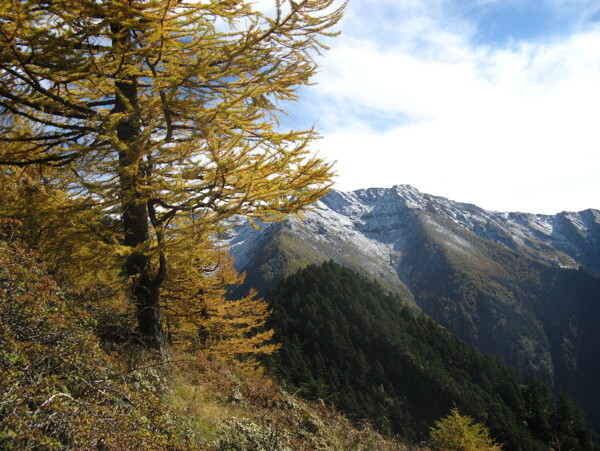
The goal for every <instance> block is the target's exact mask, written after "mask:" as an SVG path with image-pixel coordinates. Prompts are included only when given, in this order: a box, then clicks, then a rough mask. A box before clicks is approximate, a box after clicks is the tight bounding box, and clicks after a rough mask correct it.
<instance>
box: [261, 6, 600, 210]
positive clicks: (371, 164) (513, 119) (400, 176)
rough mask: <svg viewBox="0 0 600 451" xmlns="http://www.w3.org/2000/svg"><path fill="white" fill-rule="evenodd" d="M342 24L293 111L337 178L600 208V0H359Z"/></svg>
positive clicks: (484, 198) (346, 184)
mask: <svg viewBox="0 0 600 451" xmlns="http://www.w3.org/2000/svg"><path fill="white" fill-rule="evenodd" d="M265 1H267V0H262V2H265ZM339 29H340V30H341V32H342V34H341V35H340V36H339V37H337V38H335V39H333V40H330V41H327V43H328V44H329V46H330V47H331V49H330V50H329V51H328V52H327V53H326V54H325V55H324V57H323V58H320V59H319V60H318V62H319V65H320V71H319V73H318V74H317V76H316V77H315V78H314V81H315V82H316V85H314V86H310V87H307V88H302V90H301V91H300V100H299V101H298V102H295V103H293V104H290V105H286V106H285V109H286V110H287V111H288V113H289V117H288V118H286V119H285V121H284V125H286V126H290V127H294V128H300V127H303V128H306V127H310V126H311V125H313V124H314V125H315V126H316V128H317V129H318V131H319V132H320V134H321V136H322V139H321V140H319V141H318V142H317V143H316V144H315V145H314V147H315V149H317V150H318V153H319V155H320V156H322V157H324V158H326V159H327V160H336V161H337V163H336V171H337V174H338V175H337V178H336V185H335V188H337V189H340V190H344V191H349V190H355V189H361V188H369V187H384V188H385V187H391V186H393V185H397V184H410V185H413V186H414V187H416V188H417V189H418V190H420V191H422V192H426V193H429V194H434V195H439V196H443V197H447V198H449V199H452V200H456V201H459V202H468V203H473V204H476V205H478V206H480V207H482V208H485V209H488V210H496V211H522V212H530V213H545V214H554V213H558V212H560V211H565V210H566V211H580V210H584V209H587V208H597V209H600V2H599V1H598V0H350V2H349V4H348V7H347V12H346V15H345V17H344V19H343V20H342V22H341V23H340V24H339Z"/></svg>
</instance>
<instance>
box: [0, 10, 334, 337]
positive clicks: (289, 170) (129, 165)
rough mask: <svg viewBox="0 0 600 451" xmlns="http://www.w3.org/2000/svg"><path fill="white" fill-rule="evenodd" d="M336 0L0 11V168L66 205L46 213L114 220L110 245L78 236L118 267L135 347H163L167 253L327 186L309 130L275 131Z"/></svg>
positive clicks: (274, 214)
mask: <svg viewBox="0 0 600 451" xmlns="http://www.w3.org/2000/svg"><path fill="white" fill-rule="evenodd" d="M336 1H337V0H298V1H293V0H274V7H275V12H274V13H273V14H272V15H265V14H262V13H261V12H259V11H257V10H256V9H255V8H254V7H253V4H252V3H251V2H247V1H242V0H231V1H215V0H210V1H206V2H197V1H191V0H181V1H175V0H115V1H104V0H100V1H97V0H45V1H43V2H41V3H40V2H38V1H32V0H0V165H4V166H5V167H7V168H9V169H8V171H9V172H10V174H11V175H14V172H15V168H23V167H27V166H35V167H36V174H37V175H36V176H37V177H38V179H39V180H41V181H42V183H43V184H44V186H45V187H46V188H49V187H51V188H52V190H53V192H60V193H63V195H64V196H66V197H68V202H64V203H62V202H56V204H55V205H54V207H53V208H54V209H55V211H57V212H58V214H59V216H60V215H61V214H62V216H63V217H65V218H66V217H67V216H68V215H69V214H70V213H71V210H70V209H71V208H72V206H73V205H74V204H76V205H78V209H79V211H93V212H94V213H93V216H94V221H95V222H94V224H98V223H103V222H104V223H106V224H111V225H112V223H113V222H115V221H116V222H117V223H118V225H119V230H118V233H119V236H118V239H117V240H115V241H111V240H110V239H109V240H106V239H104V238H100V239H97V238H94V234H87V233H86V234H84V235H83V236H84V237H85V239H92V240H97V242H98V243H100V242H102V243H103V244H102V245H104V244H107V245H110V246H112V249H116V250H118V252H117V251H114V252H113V254H115V255H116V254H124V257H125V260H126V261H125V263H124V264H123V268H124V272H125V274H126V275H127V276H128V278H129V280H130V282H131V301H132V302H133V304H134V305H135V306H136V309H137V313H136V316H137V323H138V329H139V331H140V332H141V334H142V336H144V337H145V338H146V340H147V342H148V343H149V344H151V345H153V346H157V347H162V346H163V344H164V332H163V326H162V319H161V311H160V297H161V288H162V285H163V283H164V281H165V279H166V275H167V268H168V259H167V257H168V256H173V255H177V254H178V252H180V251H182V250H185V249H187V248H189V247H190V243H194V242H196V241H198V238H199V237H200V240H199V241H200V242H201V241H202V240H204V239H205V237H206V236H208V235H211V234H214V233H218V232H219V230H220V228H221V227H222V225H223V221H224V220H225V219H226V218H228V217H230V216H231V215H234V214H244V215H250V216H255V217H258V218H262V219H271V220H272V219H277V218H278V217H281V216H282V215H285V214H289V213H292V212H296V211H298V210H299V209H301V208H302V207H304V206H306V205H307V204H310V203H312V202H313V201H315V200H316V199H318V198H319V197H320V196H321V195H323V194H324V193H325V192H326V191H327V189H328V188H329V186H330V185H331V177H332V169H331V165H330V164H328V163H326V162H324V161H323V160H322V159H320V158H318V157H316V156H313V155H312V154H311V152H310V149H309V145H310V143H311V142H312V141H313V140H314V139H315V138H317V134H316V132H315V130H314V129H310V130H305V131H285V130H284V131H281V130H280V129H279V127H278V124H279V122H278V116H279V115H280V114H281V113H283V111H282V109H281V106H280V104H281V102H285V101H291V100H296V97H297V89H298V87H300V86H302V85H306V84H308V83H310V79H311V77H312V75H313V74H314V73H315V71H316V69H317V64H316V62H315V56H316V55H318V54H319V53H320V52H321V50H323V49H325V46H324V45H323V43H322V38H323V37H326V36H331V35H333V34H335V33H332V32H331V31H330V30H331V29H332V27H333V26H335V24H336V23H337V22H338V21H339V20H340V18H341V15H342V12H343V8H344V5H343V4H341V5H339V6H338V5H336ZM61 209H62V210H63V211H61ZM72 226H73V225H72V224H64V227H72ZM76 227H79V225H77V226H76ZM100 235H103V233H100ZM71 236H72V235H71ZM89 245H90V248H93V247H94V244H93V242H92V243H89Z"/></svg>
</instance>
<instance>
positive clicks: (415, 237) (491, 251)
mask: <svg viewBox="0 0 600 451" xmlns="http://www.w3.org/2000/svg"><path fill="white" fill-rule="evenodd" d="M224 238H225V240H226V242H227V244H228V245H229V246H230V251H231V254H232V255H233V257H234V259H235V266H236V268H237V269H238V270H241V271H245V272H246V273H247V285H250V286H254V287H256V288H258V289H259V290H260V291H262V292H263V293H264V292H266V291H267V290H268V289H269V288H271V287H273V286H274V285H275V283H276V282H278V281H279V280H281V279H282V278H283V277H284V276H287V275H291V274H293V273H294V272H296V271H297V270H298V269H300V268H302V267H305V266H307V265H308V264H310V263H319V262H322V261H327V260H333V261H335V262H337V263H339V264H341V265H343V266H346V267H349V268H352V269H354V270H356V271H357V272H359V273H361V274H363V275H366V276H368V277H371V278H373V279H376V280H377V281H379V282H381V283H382V284H383V285H384V286H385V287H386V288H387V289H388V290H390V291H392V292H395V293H397V294H400V295H401V297H402V298H403V299H405V301H406V302H407V303H408V304H410V305H412V306H414V307H415V308H418V309H421V310H422V311H423V312H424V313H426V314H427V315H429V316H431V317H432V318H433V319H435V320H436V321H437V322H439V323H440V324H441V325H443V326H444V327H446V328H448V329H449V330H451V331H452V332H454V333H455V334H456V335H457V336H458V337H460V338H461V339H463V340H465V341H466V342H467V343H470V344H472V345H475V346H476V347H478V348H479V349H480V350H481V351H482V352H485V353H491V354H496V355H498V356H501V357H502V358H503V359H504V360H505V361H506V362H507V363H508V364H509V365H512V366H514V367H516V368H519V369H522V370H524V371H526V372H527V373H529V374H532V375H534V376H537V377H540V378H541V379H542V380H544V381H545V382H546V383H547V384H548V385H549V386H551V387H552V388H553V389H554V390H566V391H567V393H569V394H570V395H571V396H572V397H573V399H574V400H575V401H576V402H577V403H578V404H580V405H582V406H583V407H584V409H585V411H586V413H587V415H588V417H589V418H590V420H591V421H592V422H593V424H594V425H595V427H596V428H598V427H599V426H600V387H599V382H598V375H600V363H599V362H598V359H597V356H598V355H600V331H599V330H598V328H597V326H596V325H597V324H598V323H599V320H600V279H599V278H598V275H597V274H598V273H600V211H598V210H585V211H582V212H579V213H567V212H563V213H559V214H557V215H553V216H551V215H535V214H527V213H500V212H490V211H486V210H483V209H481V208H479V207H476V206H474V205H471V204H463V203H458V202H454V201H451V200H448V199H445V198H443V197H438V196H432V195H429V194H424V193H421V192H419V191H418V190H416V189H415V188H413V187H411V186H407V185H401V186H395V187H393V188H390V189H375V188H373V189H367V190H358V191H354V192H350V193H344V192H338V191H333V192H331V193H330V194H328V195H327V196H325V197H324V198H323V199H322V200H321V201H320V202H318V203H317V204H315V205H314V207H313V208H312V210H311V211H309V212H307V213H306V214H305V215H304V217H303V218H295V219H291V220H289V221H287V222H284V223H269V224H260V227H259V228H258V229H256V228H254V227H252V226H251V225H250V224H248V223H241V224H239V226H238V227H236V228H235V229H234V230H233V231H232V232H231V233H230V234H229V235H227V236H226V237H224Z"/></svg>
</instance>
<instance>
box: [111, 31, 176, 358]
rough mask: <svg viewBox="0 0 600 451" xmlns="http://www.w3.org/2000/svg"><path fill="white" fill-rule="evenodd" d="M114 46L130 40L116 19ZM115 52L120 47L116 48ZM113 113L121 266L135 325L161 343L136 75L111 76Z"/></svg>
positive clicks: (160, 275)
mask: <svg viewBox="0 0 600 451" xmlns="http://www.w3.org/2000/svg"><path fill="white" fill-rule="evenodd" d="M111 31H112V32H113V33H114V37H113V47H115V49H120V50H123V48H127V47H128V46H130V45H131V38H130V36H129V34H128V33H127V31H123V28H122V27H121V25H119V24H111ZM115 53H116V54H119V53H120V52H115ZM115 94H116V95H115V105H114V107H113V109H112V113H113V114H120V115H122V117H121V118H120V119H119V121H118V123H117V126H116V134H117V139H118V140H119V142H120V144H121V145H120V146H119V179H120V190H121V192H120V194H121V202H122V209H123V216H122V222H123V232H124V244H125V246H129V247H131V248H132V249H133V252H132V253H131V255H130V256H129V258H128V259H127V262H126V264H125V270H126V273H127V275H128V276H129V277H130V279H131V280H132V296H133V302H134V303H135V305H136V306H137V320H138V330H139V332H140V334H141V335H142V337H143V339H144V340H145V341H146V342H147V344H148V345H150V346H152V347H156V348H159V349H162V348H163V346H164V344H165V336H164V332H163V327H162V321H161V315H160V287H161V285H162V282H163V280H164V277H165V274H166V265H167V261H166V258H165V257H164V256H162V255H161V258H160V267H159V268H158V271H157V273H156V274H154V269H153V267H152V259H151V256H150V254H149V249H148V247H149V238H150V233H149V220H150V218H149V215H148V206H147V203H146V199H145V197H144V194H143V188H144V186H145V184H146V183H148V182H147V180H146V179H147V177H148V175H149V174H148V173H147V168H145V167H144V154H145V153H144V149H143V148H142V144H141V143H139V142H138V138H139V136H140V134H141V125H140V120H139V117H138V111H137V107H138V86H137V78H136V77H134V76H132V77H128V78H122V79H117V80H116V81H115Z"/></svg>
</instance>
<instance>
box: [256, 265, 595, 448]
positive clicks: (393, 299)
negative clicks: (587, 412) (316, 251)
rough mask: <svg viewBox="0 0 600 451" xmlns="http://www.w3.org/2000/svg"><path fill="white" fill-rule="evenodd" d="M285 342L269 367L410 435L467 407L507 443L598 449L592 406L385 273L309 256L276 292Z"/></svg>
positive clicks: (275, 321)
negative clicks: (394, 290)
mask: <svg viewBox="0 0 600 451" xmlns="http://www.w3.org/2000/svg"><path fill="white" fill-rule="evenodd" d="M267 300H268V301H269V303H270V305H271V307H272V308H273V315H272V316H271V318H270V319H269V320H268V322H267V324H268V325H269V326H270V327H272V328H274V329H275V330H276V331H277V333H276V339H277V340H280V341H281V343H282V344H283V347H282V350H281V351H280V352H279V353H278V354H275V355H273V356H271V357H269V358H268V361H267V367H268V368H269V369H270V370H271V371H272V372H273V373H274V374H276V375H277V377H278V378H279V379H280V380H281V381H283V382H284V383H287V384H289V385H290V386H291V387H293V388H294V389H296V390H298V392H299V393H301V394H302V395H303V396H306V397H309V398H319V399H323V400H326V402H330V403H331V404H332V405H334V406H335V407H336V408H338V409H340V410H342V411H343V412H345V413H346V414H347V415H349V416H350V417H351V418H354V419H355V420H356V421H360V420H361V419H368V420H369V421H372V422H373V423H374V424H375V425H376V426H377V427H378V428H379V429H380V430H382V431H386V432H387V433H391V434H396V435H398V436H399V437H401V438H402V439H404V440H408V441H412V442H418V441H419V440H421V439H423V438H425V437H426V436H427V433H428V431H429V428H430V427H431V426H432V424H433V422H434V420H436V419H438V418H441V417H443V416H445V415H447V414H448V413H449V412H450V411H451V409H453V408H458V409H460V411H461V412H464V413H466V414H468V415H470V416H472V417H474V418H475V419H476V420H477V421H480V422H482V423H484V424H486V425H487V426H488V427H489V428H490V430H491V433H492V435H493V437H494V438H496V439H497V440H498V442H500V443H503V444H504V445H505V446H506V449H515V450H517V449H528V450H535V449H539V450H543V449H548V446H553V447H556V446H559V444H560V446H564V447H566V448H567V449H593V448H594V446H595V445H594V443H595V440H596V436H595V434H594V432H593V431H592V429H591V427H590V426H589V424H587V422H586V421H585V419H584V415H583V412H582V410H581V409H580V408H579V407H577V406H575V405H574V404H573V402H572V401H571V400H570V399H569V397H568V396H566V395H565V394H558V395H557V396H554V395H553V394H552V393H551V392H550V390H549V389H548V388H547V387H546V386H545V385H544V384H543V383H542V382H541V381H540V380H538V379H535V378H533V377H530V376H523V375H522V374H520V373H519V372H518V371H517V370H514V369H512V368H509V367H507V366H506V365H504V363H503V362H502V361H501V359H499V358H498V357H494V356H484V355H482V354H481V353H479V352H478V351H477V350H476V349H475V348H474V347H472V346H469V345H466V344H465V343H464V342H462V341H460V340H459V339H458V338H456V336H454V335H453V334H451V333H450V332H448V331H447V330H446V329H444V328H443V327H441V326H440V325H439V324H438V323H436V322H435V321H433V320H432V319H430V318H429V317H427V316H425V315H424V314H422V313H419V312H417V311H415V310H414V309H413V308H411V307H408V306H407V303H406V302H405V301H403V300H402V299H401V298H400V297H398V296H397V295H392V294H390V293H388V292H386V290H384V289H383V288H382V287H381V286H380V285H378V284H377V283H376V282H373V281H370V280H369V279H367V278H365V277H363V276H360V275H358V274H357V273H355V272H353V271H351V270H349V269H346V268H343V267H341V266H339V265H337V264H335V263H333V262H327V263H324V264H322V265H309V266H308V267H307V268H306V269H304V270H300V271H298V272H297V273H296V274H294V275H292V276H290V277H288V278H286V279H285V280H284V281H283V282H282V283H281V284H280V285H279V286H278V287H277V288H276V289H274V290H273V291H271V292H270V293H269V295H268V296H267Z"/></svg>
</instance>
